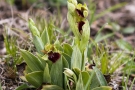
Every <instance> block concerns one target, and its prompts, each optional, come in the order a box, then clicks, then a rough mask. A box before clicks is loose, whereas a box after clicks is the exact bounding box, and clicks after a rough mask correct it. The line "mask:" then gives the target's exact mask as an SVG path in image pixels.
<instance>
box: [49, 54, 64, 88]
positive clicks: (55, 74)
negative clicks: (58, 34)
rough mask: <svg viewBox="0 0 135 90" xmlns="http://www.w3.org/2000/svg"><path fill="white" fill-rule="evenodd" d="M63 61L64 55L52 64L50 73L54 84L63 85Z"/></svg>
mask: <svg viewBox="0 0 135 90" xmlns="http://www.w3.org/2000/svg"><path fill="white" fill-rule="evenodd" d="M63 71H64V70H63V62H62V57H61V58H60V59H59V60H58V61H56V62H55V63H53V64H52V67H51V71H50V75H51V81H52V84H54V85H58V86H60V87H63V83H64V82H63Z"/></svg>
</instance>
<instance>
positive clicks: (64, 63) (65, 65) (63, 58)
mask: <svg viewBox="0 0 135 90" xmlns="http://www.w3.org/2000/svg"><path fill="white" fill-rule="evenodd" d="M62 62H63V68H69V64H68V61H67V60H66V59H65V57H64V56H62Z"/></svg>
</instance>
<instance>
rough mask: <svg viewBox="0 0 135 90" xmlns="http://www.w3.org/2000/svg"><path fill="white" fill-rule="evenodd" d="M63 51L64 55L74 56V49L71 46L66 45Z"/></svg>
mask: <svg viewBox="0 0 135 90" xmlns="http://www.w3.org/2000/svg"><path fill="white" fill-rule="evenodd" d="M63 50H64V53H66V54H68V55H69V56H72V52H73V49H72V47H71V46H70V45H69V44H67V43H64V44H63Z"/></svg>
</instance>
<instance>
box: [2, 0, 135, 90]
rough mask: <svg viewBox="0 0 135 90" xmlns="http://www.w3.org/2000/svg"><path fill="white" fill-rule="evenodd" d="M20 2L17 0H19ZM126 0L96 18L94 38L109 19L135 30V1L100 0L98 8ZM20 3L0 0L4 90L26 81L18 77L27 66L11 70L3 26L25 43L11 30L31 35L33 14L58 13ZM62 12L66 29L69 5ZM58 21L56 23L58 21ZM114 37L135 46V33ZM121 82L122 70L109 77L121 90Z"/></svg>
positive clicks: (100, 9) (92, 35)
mask: <svg viewBox="0 0 135 90" xmlns="http://www.w3.org/2000/svg"><path fill="white" fill-rule="evenodd" d="M16 1H17V0H16ZM125 1H126V2H127V5H126V6H124V7H122V8H120V9H117V10H115V11H113V12H109V13H107V14H106V15H104V16H103V17H101V18H99V19H97V20H96V21H95V22H93V24H92V25H91V37H94V36H95V35H96V33H97V32H98V30H99V28H101V26H102V25H103V24H105V23H106V22H108V19H110V20H111V21H112V22H116V23H117V24H118V25H119V26H120V27H122V29H124V28H126V27H129V26H132V27H134V29H135V17H134V15H135V1H134V0H97V1H95V2H96V5H97V11H96V13H97V14H98V13H99V12H102V11H104V10H105V9H107V8H109V7H111V6H113V5H115V4H118V3H122V2H125ZM20 3H21V2H16V3H15V5H13V6H11V5H9V4H8V3H6V2H5V1H4V0H1V1H0V81H1V85H2V89H3V90H15V88H16V87H18V86H20V85H21V84H23V83H24V82H23V81H22V80H21V79H20V78H19V76H21V75H23V70H24V68H25V65H26V64H25V63H22V64H20V65H17V73H15V72H14V71H12V70H13V69H12V68H10V67H9V66H7V64H6V62H5V60H4V59H5V58H4V56H6V49H5V46H4V36H3V33H5V29H4V26H7V27H8V35H9V36H12V35H14V36H17V37H19V39H18V42H20V43H22V42H23V40H24V39H25V38H26V37H27V36H25V35H22V34H20V33H19V31H14V30H11V27H12V28H17V29H19V30H22V31H23V32H26V33H28V34H29V29H28V24H27V21H28V18H29V17H34V16H36V15H41V16H42V18H46V17H48V16H51V15H54V14H55V13H57V10H56V9H55V7H53V8H51V9H50V11H49V9H48V8H49V7H46V6H44V7H42V8H33V6H34V5H31V4H29V3H28V4H27V5H26V6H21V5H20ZM60 10H61V13H62V20H63V21H62V22H63V23H64V24H63V26H62V28H64V29H67V28H68V24H67V20H66V13H67V8H66V6H62V8H61V9H60ZM56 24H57V22H56ZM103 32H105V33H107V32H112V28H110V27H105V28H104V30H103ZM114 37H115V38H114V39H119V38H121V39H124V40H126V41H128V42H129V43H130V44H131V45H132V46H133V47H135V32H133V33H130V34H123V33H120V32H117V34H115V36H114ZM134 77H135V75H131V76H130V80H129V83H128V85H129V86H130V85H131V82H132V80H133V78H134ZM121 81H122V75H121V73H118V72H116V73H114V75H113V77H112V78H111V81H110V80H109V85H110V86H112V87H113V89H114V90H122V89H121ZM132 90H135V84H134V85H133V89H132Z"/></svg>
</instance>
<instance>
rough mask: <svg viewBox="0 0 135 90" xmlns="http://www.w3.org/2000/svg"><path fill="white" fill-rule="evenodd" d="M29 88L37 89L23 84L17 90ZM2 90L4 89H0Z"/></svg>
mask: <svg viewBox="0 0 135 90" xmlns="http://www.w3.org/2000/svg"><path fill="white" fill-rule="evenodd" d="M28 88H35V87H32V86H30V85H27V84H22V85H21V86H19V87H17V88H16V89H15V90H25V89H28ZM0 90H2V89H0Z"/></svg>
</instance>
